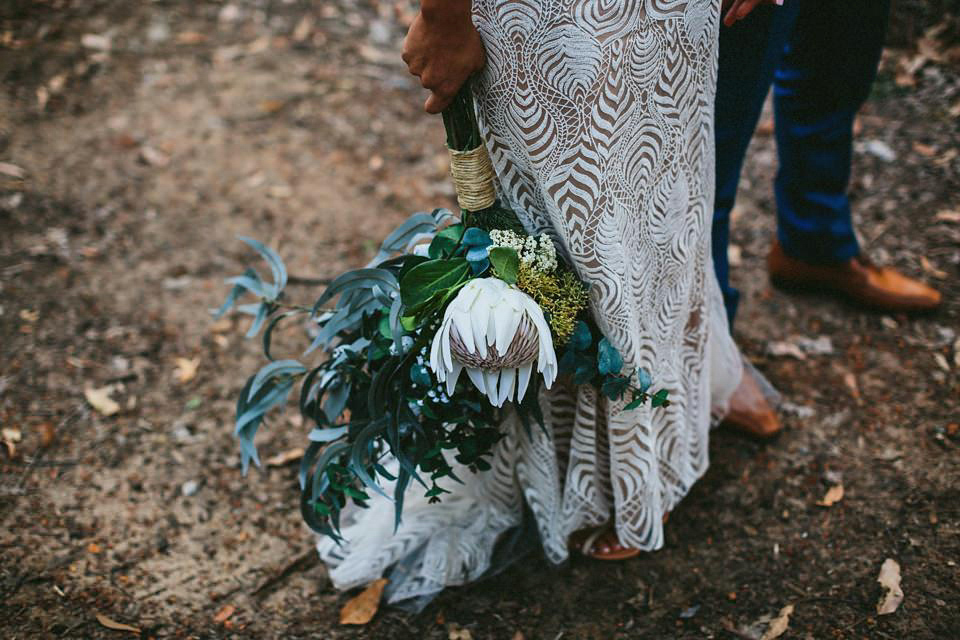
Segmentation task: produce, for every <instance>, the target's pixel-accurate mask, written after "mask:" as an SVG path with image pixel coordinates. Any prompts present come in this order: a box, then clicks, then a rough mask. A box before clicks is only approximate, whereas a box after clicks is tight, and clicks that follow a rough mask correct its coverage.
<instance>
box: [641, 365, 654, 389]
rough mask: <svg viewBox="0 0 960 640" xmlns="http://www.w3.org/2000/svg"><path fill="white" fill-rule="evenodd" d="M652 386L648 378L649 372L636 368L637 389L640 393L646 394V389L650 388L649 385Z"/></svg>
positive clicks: (650, 378)
mask: <svg viewBox="0 0 960 640" xmlns="http://www.w3.org/2000/svg"><path fill="white" fill-rule="evenodd" d="M652 384H653V378H652V377H651V376H650V372H649V371H647V370H646V369H643V368H639V367H638V368H637V388H638V389H640V391H642V392H644V393H646V391H647V389H649V388H650V385H652Z"/></svg>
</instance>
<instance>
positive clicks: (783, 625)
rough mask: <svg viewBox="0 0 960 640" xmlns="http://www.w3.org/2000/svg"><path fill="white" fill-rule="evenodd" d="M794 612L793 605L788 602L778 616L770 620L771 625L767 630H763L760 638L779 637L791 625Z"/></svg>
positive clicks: (771, 638) (768, 639) (762, 639)
mask: <svg viewBox="0 0 960 640" xmlns="http://www.w3.org/2000/svg"><path fill="white" fill-rule="evenodd" d="M791 614H793V605H792V604H788V605H787V606H785V607H784V608H783V609H780V613H779V614H778V615H777V617H776V618H774V619H773V620H771V621H770V626H769V627H767V630H766V631H764V632H763V636H762V637H761V638H760V640H773V639H774V638H779V637H780V636H782V635H783V633H784V632H785V631H786V630H787V627H788V626H790V616H791Z"/></svg>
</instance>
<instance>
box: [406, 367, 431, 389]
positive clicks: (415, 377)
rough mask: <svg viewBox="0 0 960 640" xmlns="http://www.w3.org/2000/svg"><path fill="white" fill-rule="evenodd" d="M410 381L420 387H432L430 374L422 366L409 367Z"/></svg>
mask: <svg viewBox="0 0 960 640" xmlns="http://www.w3.org/2000/svg"><path fill="white" fill-rule="evenodd" d="M410 381H411V382H413V383H414V384H418V385H420V386H421V387H430V386H432V385H433V379H432V378H431V377H430V372H429V371H427V368H426V367H425V366H423V365H422V364H415V365H413V366H412V367H410Z"/></svg>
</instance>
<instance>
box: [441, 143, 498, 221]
mask: <svg viewBox="0 0 960 640" xmlns="http://www.w3.org/2000/svg"><path fill="white" fill-rule="evenodd" d="M449 151H450V173H451V174H452V175H453V186H454V188H455V189H456V190H457V202H459V203H460V208H461V209H465V210H467V211H481V210H482V209H486V208H487V207H490V206H492V205H493V203H494V201H495V200H496V199H497V194H496V191H495V190H494V188H493V164H492V163H491V162H490V155H489V154H488V153H487V148H486V147H485V146H484V145H482V144H481V145H480V146H479V147H476V148H474V149H470V150H468V151H456V150H454V149H449Z"/></svg>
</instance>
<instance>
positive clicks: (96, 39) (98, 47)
mask: <svg viewBox="0 0 960 640" xmlns="http://www.w3.org/2000/svg"><path fill="white" fill-rule="evenodd" d="M80 44H81V45H83V46H84V48H86V49H93V50H94V51H109V50H110V45H111V43H110V36H105V35H102V34H99V33H85V34H83V36H81V38H80Z"/></svg>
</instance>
